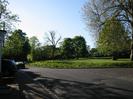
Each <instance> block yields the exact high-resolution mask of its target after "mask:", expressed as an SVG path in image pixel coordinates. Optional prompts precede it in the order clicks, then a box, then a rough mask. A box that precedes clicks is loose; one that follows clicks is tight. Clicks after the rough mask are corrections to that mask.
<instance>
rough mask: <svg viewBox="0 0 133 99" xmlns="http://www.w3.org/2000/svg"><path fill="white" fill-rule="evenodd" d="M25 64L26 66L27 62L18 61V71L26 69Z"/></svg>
mask: <svg viewBox="0 0 133 99" xmlns="http://www.w3.org/2000/svg"><path fill="white" fill-rule="evenodd" d="M25 64H26V62H23V61H18V62H16V67H17V69H25Z"/></svg>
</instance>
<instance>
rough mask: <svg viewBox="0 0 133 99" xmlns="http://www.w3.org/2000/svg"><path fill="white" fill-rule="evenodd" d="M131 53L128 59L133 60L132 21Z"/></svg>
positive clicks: (132, 24)
mask: <svg viewBox="0 0 133 99" xmlns="http://www.w3.org/2000/svg"><path fill="white" fill-rule="evenodd" d="M131 34H132V38H131V53H130V60H131V61H133V22H131Z"/></svg>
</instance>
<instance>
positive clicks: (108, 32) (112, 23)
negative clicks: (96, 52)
mask: <svg viewBox="0 0 133 99" xmlns="http://www.w3.org/2000/svg"><path fill="white" fill-rule="evenodd" d="M129 42H130V38H129V36H128V32H126V31H125V28H124V26H123V25H122V24H121V22H119V21H117V19H115V18H114V17H113V18H111V19H108V20H107V21H106V23H105V24H104V26H103V28H102V30H101V32H100V34H99V38H98V42H97V43H98V48H99V49H100V51H101V52H103V53H106V54H113V53H115V54H116V53H117V52H120V51H123V50H127V49H129V48H130V44H129Z"/></svg>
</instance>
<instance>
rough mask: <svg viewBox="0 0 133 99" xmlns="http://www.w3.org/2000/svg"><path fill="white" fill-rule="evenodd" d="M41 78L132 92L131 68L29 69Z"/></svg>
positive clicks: (132, 74)
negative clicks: (101, 85) (106, 86)
mask: <svg viewBox="0 0 133 99" xmlns="http://www.w3.org/2000/svg"><path fill="white" fill-rule="evenodd" d="M25 71H32V72H34V73H37V74H39V75H41V76H42V77H47V78H55V79H61V80H69V81H77V82H83V83H94V84H106V85H108V86H112V87H117V88H123V89H127V90H133V68H111V69H47V68H30V69H27V70H25Z"/></svg>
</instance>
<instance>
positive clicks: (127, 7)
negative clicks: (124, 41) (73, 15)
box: [83, 0, 133, 60]
mask: <svg viewBox="0 0 133 99" xmlns="http://www.w3.org/2000/svg"><path fill="white" fill-rule="evenodd" d="M112 17H115V18H116V19H117V21H120V22H121V23H122V24H123V26H124V27H125V28H127V29H128V31H130V32H129V33H131V57H130V58H131V60H133V0H88V2H86V3H85V4H84V7H83V18H84V19H85V23H86V24H87V27H90V26H91V28H93V29H94V30H95V32H94V33H96V34H95V35H96V36H97V37H98V36H99V33H100V31H102V28H103V26H104V24H105V23H106V21H107V20H108V19H110V18H112Z"/></svg>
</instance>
